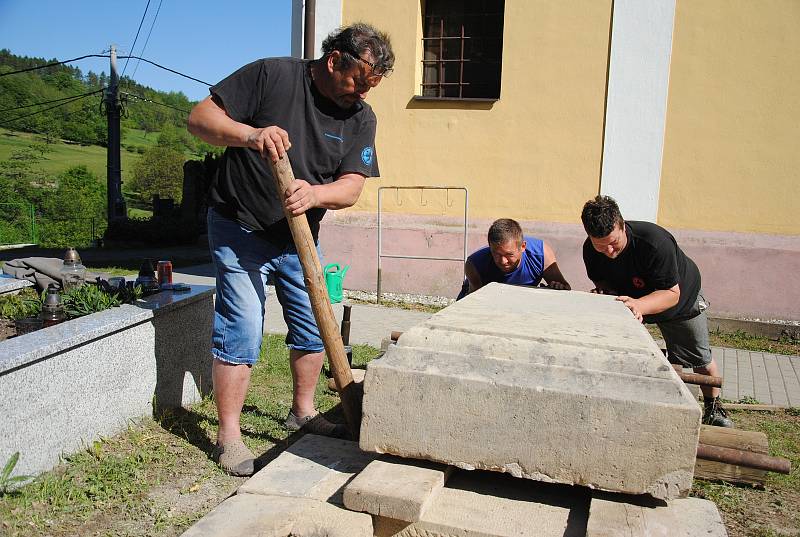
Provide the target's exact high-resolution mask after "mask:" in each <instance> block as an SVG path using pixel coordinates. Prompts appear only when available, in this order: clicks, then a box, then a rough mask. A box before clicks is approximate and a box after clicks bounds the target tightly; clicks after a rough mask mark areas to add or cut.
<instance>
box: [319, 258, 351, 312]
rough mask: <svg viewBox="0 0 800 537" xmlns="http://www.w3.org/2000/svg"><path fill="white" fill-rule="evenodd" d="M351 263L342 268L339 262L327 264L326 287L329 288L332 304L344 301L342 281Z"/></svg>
mask: <svg viewBox="0 0 800 537" xmlns="http://www.w3.org/2000/svg"><path fill="white" fill-rule="evenodd" d="M349 268H350V265H347V266H346V267H344V269H342V268H341V267H340V266H339V263H330V264H328V265H325V270H324V272H325V287H327V288H328V298H330V299H331V304H336V303H339V302H341V301H342V281H344V275H345V274H347V271H348V269H349Z"/></svg>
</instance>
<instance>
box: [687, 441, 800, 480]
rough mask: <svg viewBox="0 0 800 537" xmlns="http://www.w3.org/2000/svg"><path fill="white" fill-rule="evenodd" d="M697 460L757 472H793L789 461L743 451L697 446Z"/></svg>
mask: <svg viewBox="0 0 800 537" xmlns="http://www.w3.org/2000/svg"><path fill="white" fill-rule="evenodd" d="M697 458H698V459H703V460H707V461H716V462H722V463H725V464H735V465H736V466H746V467H747V468H755V469H756V470H767V471H768V472H777V473H779V474H788V473H789V472H791V471H792V464H791V462H790V461H789V460H788V459H784V458H782V457H772V456H770V455H764V454H763V453H753V452H752V451H744V450H741V449H734V448H727V447H721V446H712V445H709V444H697Z"/></svg>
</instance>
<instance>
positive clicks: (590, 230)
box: [581, 196, 625, 239]
mask: <svg viewBox="0 0 800 537" xmlns="http://www.w3.org/2000/svg"><path fill="white" fill-rule="evenodd" d="M581 221H582V222H583V229H585V230H586V234H587V235H589V236H590V237H593V238H595V239H600V238H603V237H607V236H608V235H609V234H610V233H611V232H612V231H614V228H615V227H616V226H617V224H619V225H620V226H624V225H625V220H623V219H622V213H620V212H619V206H618V205H617V202H616V201H614V198H612V197H611V196H595V197H594V199H590V200H589V201H587V202H586V203H585V204H584V205H583V211H581Z"/></svg>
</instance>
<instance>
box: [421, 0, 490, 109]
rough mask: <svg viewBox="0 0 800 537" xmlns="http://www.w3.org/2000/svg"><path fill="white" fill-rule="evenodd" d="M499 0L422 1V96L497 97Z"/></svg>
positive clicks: (455, 97)
mask: <svg viewBox="0 0 800 537" xmlns="http://www.w3.org/2000/svg"><path fill="white" fill-rule="evenodd" d="M504 8H505V1H504V0H424V9H425V16H424V19H423V21H424V22H423V29H422V31H423V37H422V50H423V57H422V88H421V95H422V96H423V97H440V98H454V99H470V98H478V99H498V98H500V72H501V66H502V57H503V11H504Z"/></svg>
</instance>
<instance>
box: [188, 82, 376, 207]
mask: <svg viewBox="0 0 800 537" xmlns="http://www.w3.org/2000/svg"><path fill="white" fill-rule="evenodd" d="M188 129H189V132H191V133H192V134H194V135H195V136H197V137H198V138H200V139H201V140H203V141H205V142H207V143H209V144H212V145H220V146H228V147H249V148H250V149H255V150H256V151H258V152H259V153H261V156H262V157H264V158H265V159H271V160H272V161H273V162H277V160H278V158H280V157H282V156H283V155H285V154H286V151H288V150H289V148H290V147H292V144H291V142H289V135H288V134H287V132H286V131H285V130H283V129H281V128H280V127H277V126H270V127H265V128H256V127H251V126H250V125H245V124H244V123H239V122H238V121H234V120H233V119H232V118H231V117H230V116H228V113H227V112H226V111H225V107H224V106H223V104H222V102H221V101H219V100H218V99H214V98H212V97H206V98H205V99H203V100H202V101H200V102H199V103H198V104H197V106H195V107H194V108H193V109H192V112H191V114H189V121H188ZM365 181H366V178H365V177H364V176H363V175H361V174H357V173H346V174H344V175H341V176H339V177H337V178H336V181H334V182H333V183H329V184H327V185H311V184H309V183H308V182H307V181H305V180H303V179H295V181H294V182H293V183H292V184H291V185H290V186H289V188H288V189H286V191H285V192H284V193H283V195H284V199H285V202H284V203H285V206H286V208H287V210H288V211H289V212H290V213H291V214H292V215H294V216H298V215H301V214H303V213H305V212H306V211H307V210H309V209H311V208H314V207H320V208H324V209H343V208H345V207H350V206H352V205H353V204H354V203H355V202H356V201H358V197H359V196H360V195H361V191H362V190H363V188H364V182H365Z"/></svg>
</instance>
